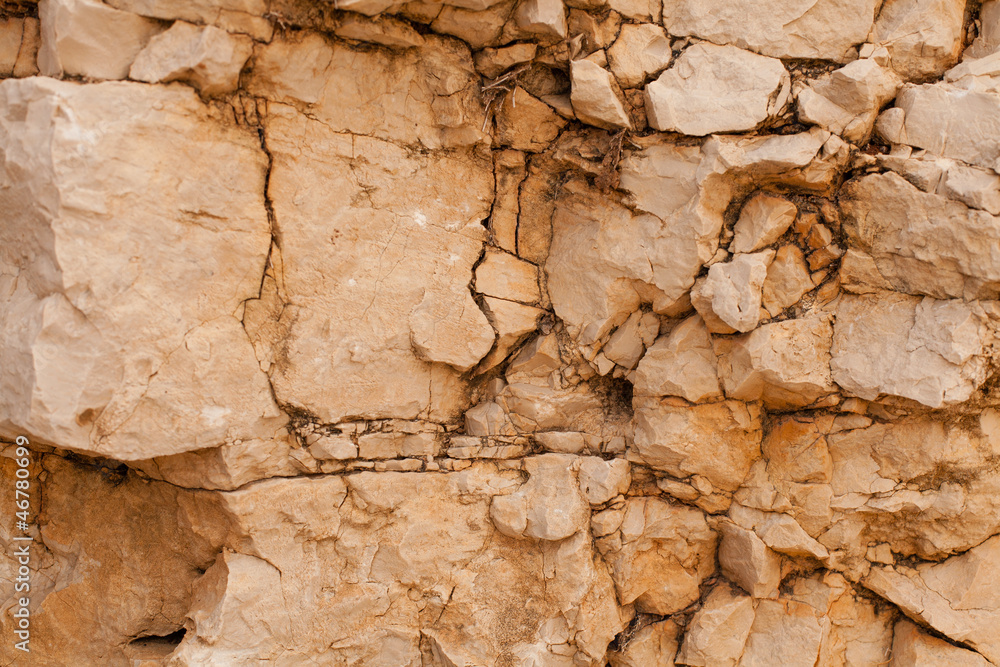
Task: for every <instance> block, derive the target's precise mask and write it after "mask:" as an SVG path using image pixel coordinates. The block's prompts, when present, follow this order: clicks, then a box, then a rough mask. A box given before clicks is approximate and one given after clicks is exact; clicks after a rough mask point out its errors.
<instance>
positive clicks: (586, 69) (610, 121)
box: [569, 60, 632, 130]
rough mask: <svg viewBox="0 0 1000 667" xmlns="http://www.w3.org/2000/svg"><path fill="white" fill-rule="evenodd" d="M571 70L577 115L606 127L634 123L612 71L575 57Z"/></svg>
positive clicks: (619, 126)
mask: <svg viewBox="0 0 1000 667" xmlns="http://www.w3.org/2000/svg"><path fill="white" fill-rule="evenodd" d="M569 73H570V83H571V85H572V88H571V92H570V99H571V100H572V102H573V111H574V113H576V117H577V118H579V119H580V120H581V121H582V122H584V123H588V124H590V125H594V126H597V127H601V128H604V129H607V130H619V129H625V128H630V127H632V121H630V120H629V117H628V113H626V111H625V107H624V105H622V101H621V100H620V99H619V97H618V91H617V90H616V85H615V82H614V78H612V76H611V73H610V72H608V71H607V70H606V69H604V68H603V67H601V66H600V65H597V64H596V63H594V62H592V61H590V60H574V61H573V62H571V63H570V70H569Z"/></svg>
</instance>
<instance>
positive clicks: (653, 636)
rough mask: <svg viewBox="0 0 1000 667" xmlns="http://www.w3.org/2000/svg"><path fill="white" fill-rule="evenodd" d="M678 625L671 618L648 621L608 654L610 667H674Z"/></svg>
mask: <svg viewBox="0 0 1000 667" xmlns="http://www.w3.org/2000/svg"><path fill="white" fill-rule="evenodd" d="M679 634H680V627H679V626H678V625H677V624H676V623H674V622H673V621H671V620H669V619H668V620H665V621H659V622H656V623H650V624H649V625H647V626H646V627H644V628H642V629H641V630H639V631H638V632H636V633H635V634H634V635H632V636H631V637H630V638H629V641H628V643H627V645H626V646H624V647H623V648H621V649H620V650H618V651H614V652H612V653H610V654H609V655H608V662H609V663H610V664H611V667H645V665H660V667H674V656H675V655H677V636H678V635H679Z"/></svg>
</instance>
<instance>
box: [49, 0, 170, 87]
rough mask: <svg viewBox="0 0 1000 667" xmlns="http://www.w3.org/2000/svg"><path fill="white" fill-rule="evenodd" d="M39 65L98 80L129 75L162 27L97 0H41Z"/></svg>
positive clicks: (53, 71) (51, 71)
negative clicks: (135, 62) (136, 60)
mask: <svg viewBox="0 0 1000 667" xmlns="http://www.w3.org/2000/svg"><path fill="white" fill-rule="evenodd" d="M39 19H40V21H41V35H42V42H41V48H40V49H39V51H38V69H39V70H41V72H42V74H44V75H45V76H55V77H58V76H62V75H63V74H69V75H76V76H85V77H90V78H94V79H124V78H125V77H126V76H128V70H129V67H130V66H131V65H132V61H133V60H134V59H135V57H136V55H138V53H139V52H140V51H141V50H142V49H143V47H145V46H146V43H147V42H149V40H150V38H152V37H153V35H156V34H157V33H159V32H162V30H163V28H162V27H161V26H160V24H159V23H157V22H156V21H151V20H149V19H145V18H142V17H141V16H136V15H135V14H130V13H129V12H123V11H119V10H117V9H113V8H111V7H108V6H107V5H105V4H103V3H101V2H97V1H96V0H42V2H41V3H40V4H39Z"/></svg>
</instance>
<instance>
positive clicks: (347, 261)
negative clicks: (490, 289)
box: [262, 44, 495, 423]
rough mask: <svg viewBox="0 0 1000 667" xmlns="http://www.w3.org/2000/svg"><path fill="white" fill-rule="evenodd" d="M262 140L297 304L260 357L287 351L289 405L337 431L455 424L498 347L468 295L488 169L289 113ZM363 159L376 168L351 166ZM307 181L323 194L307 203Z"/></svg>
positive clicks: (275, 374) (283, 393) (279, 108)
mask: <svg viewBox="0 0 1000 667" xmlns="http://www.w3.org/2000/svg"><path fill="white" fill-rule="evenodd" d="M271 47H272V48H273V47H274V44H272V45H271ZM411 50H412V49H411ZM265 136H266V138H267V145H268V149H269V151H270V153H271V155H272V158H273V164H272V167H271V174H270V179H269V188H268V192H269V196H270V199H271V201H272V206H273V210H274V215H275V221H276V222H275V225H276V228H277V229H278V230H279V233H280V234H281V238H282V248H281V255H282V257H283V261H284V266H285V270H284V273H283V289H284V294H285V298H288V299H291V300H293V301H294V303H293V305H290V306H287V307H284V308H282V309H280V310H278V311H277V312H276V315H277V331H278V332H280V333H279V337H276V338H274V339H267V340H265V342H264V345H262V347H268V348H274V349H278V350H280V354H277V355H276V357H275V359H276V362H275V363H274V365H273V366H272V367H271V368H270V369H269V372H270V375H271V381H272V383H273V385H274V390H275V392H276V394H277V395H278V397H279V399H280V400H281V401H282V402H284V403H287V404H289V405H294V406H299V407H301V408H302V409H305V410H308V411H309V412H311V413H313V414H315V415H317V416H318V417H319V419H320V420H321V421H322V422H327V423H329V422H337V421H339V420H341V419H342V418H343V417H345V416H348V415H351V416H363V417H373V418H387V417H394V418H400V419H413V418H416V417H417V416H418V415H419V414H421V413H422V412H424V411H427V410H431V412H432V413H433V414H446V413H447V414H452V415H455V416H457V413H460V412H461V411H463V410H464V409H465V407H466V405H465V404H464V400H467V399H463V398H462V395H463V393H464V392H463V389H462V387H461V385H460V384H459V383H457V382H456V378H457V372H460V371H459V370H458V369H462V370H467V369H469V368H471V367H472V366H474V365H476V363H478V362H479V361H480V359H482V358H483V357H484V356H485V355H486V354H487V353H488V352H489V351H490V348H491V347H492V345H493V341H494V337H495V334H494V331H493V328H492V327H491V326H490V323H489V321H488V320H487V318H486V315H484V314H483V312H482V311H481V310H480V309H479V306H478V305H477V304H476V302H475V301H474V300H473V298H472V294H471V292H470V291H469V283H470V281H471V278H472V267H473V266H474V264H475V263H476V261H477V260H478V259H479V256H480V253H481V252H482V244H483V236H484V232H485V230H484V229H483V227H482V225H481V223H480V221H481V220H482V219H483V218H485V217H486V215H487V213H488V211H489V201H490V197H491V196H492V191H493V178H492V170H491V165H490V164H489V162H487V161H483V160H481V159H477V158H475V157H473V156H472V155H469V154H468V153H464V152H461V151H459V152H457V153H451V154H447V155H443V154H441V155H439V154H436V153H429V154H420V153H409V152H408V151H406V150H405V149H403V148H401V147H399V146H397V145H396V144H393V143H390V142H387V141H383V140H379V139H373V138H369V137H360V136H356V137H352V136H351V135H349V134H342V133H340V132H337V131H334V130H333V129H331V128H330V127H328V126H327V125H326V124H324V123H321V122H317V121H314V120H311V119H309V118H307V117H306V116H304V115H302V114H300V113H298V112H297V111H295V110H294V109H293V108H291V107H287V106H284V105H279V104H275V105H272V111H271V113H270V114H269V119H268V123H267V126H266V128H265ZM306 137H308V139H306ZM356 150H363V151H364V154H365V156H366V160H367V165H368V166H367V168H365V169H361V170H355V169H353V168H352V166H351V165H352V161H353V156H354V155H355V151H356ZM320 155H322V158H320V157H319V156H320ZM303 182H308V183H313V184H314V186H313V187H312V188H310V193H311V195H310V196H309V198H307V199H304V200H303V199H301V198H300V186H301V183H303ZM320 183H322V184H324V185H323V186H322V187H318V186H317V185H315V184H320ZM443 189H448V191H450V192H461V195H459V196H458V197H454V198H452V197H450V196H449V197H445V196H444V194H443ZM362 192H364V193H366V194H365V195H363V196H362V195H361V193H362ZM318 220H336V221H337V227H336V229H335V230H333V231H331V229H330V228H329V227H328V226H327V225H326V224H319V223H318V222H317V221H318ZM359 253H360V254H359ZM360 257H372V258H377V259H376V260H375V261H361V260H360V259H359V258H360ZM418 354H419V355H421V356H420V357H418V356H417V355H418ZM428 362H438V363H428ZM444 364H448V365H449V366H445V365H444ZM387 378H392V380H391V381H390V380H388V379H387Z"/></svg>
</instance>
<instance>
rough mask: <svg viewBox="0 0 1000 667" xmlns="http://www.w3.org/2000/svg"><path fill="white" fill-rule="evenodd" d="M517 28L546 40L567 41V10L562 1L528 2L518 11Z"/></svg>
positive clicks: (522, 4)
mask: <svg viewBox="0 0 1000 667" xmlns="http://www.w3.org/2000/svg"><path fill="white" fill-rule="evenodd" d="M516 20H517V27H518V28H520V29H521V30H524V31H525V32H528V33H531V34H534V35H538V36H540V37H543V38H546V39H565V37H566V9H565V8H564V7H563V3H562V0H527V1H526V2H523V3H521V6H520V7H518V10H517V16H516Z"/></svg>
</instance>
